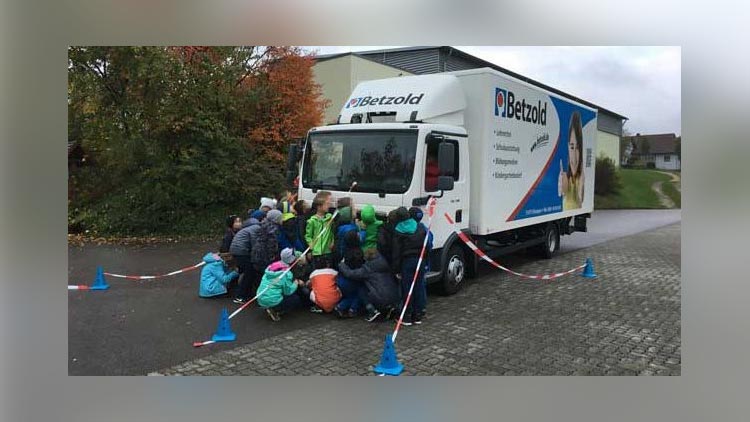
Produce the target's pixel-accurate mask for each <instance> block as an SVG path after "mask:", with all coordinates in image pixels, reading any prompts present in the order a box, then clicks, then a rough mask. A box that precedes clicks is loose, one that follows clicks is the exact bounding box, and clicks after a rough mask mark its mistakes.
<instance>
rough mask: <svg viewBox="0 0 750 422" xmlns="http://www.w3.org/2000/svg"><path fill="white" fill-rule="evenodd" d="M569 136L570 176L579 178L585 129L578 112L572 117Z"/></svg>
mask: <svg viewBox="0 0 750 422" xmlns="http://www.w3.org/2000/svg"><path fill="white" fill-rule="evenodd" d="M568 134H569V136H568V175H569V176H570V177H576V178H577V177H579V176H580V174H581V161H582V160H583V139H582V138H583V128H582V127H581V115H580V114H579V113H578V112H574V113H573V115H572V116H571V117H570V129H569V130H568Z"/></svg>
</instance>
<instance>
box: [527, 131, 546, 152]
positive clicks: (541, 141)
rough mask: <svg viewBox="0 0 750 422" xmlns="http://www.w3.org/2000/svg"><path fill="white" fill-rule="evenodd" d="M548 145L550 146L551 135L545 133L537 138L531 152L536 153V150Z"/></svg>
mask: <svg viewBox="0 0 750 422" xmlns="http://www.w3.org/2000/svg"><path fill="white" fill-rule="evenodd" d="M548 144H549V133H545V134H544V135H540V136H537V138H536V141H535V142H534V143H533V144H532V145H531V152H534V150H535V149H537V148H539V147H543V146H546V145H548Z"/></svg>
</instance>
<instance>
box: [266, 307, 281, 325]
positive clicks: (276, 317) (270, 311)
mask: <svg viewBox="0 0 750 422" xmlns="http://www.w3.org/2000/svg"><path fill="white" fill-rule="evenodd" d="M266 313H267V314H268V317H269V318H271V321H273V322H279V321H281V315H279V313H278V312H277V311H275V310H273V309H272V308H267V309H266Z"/></svg>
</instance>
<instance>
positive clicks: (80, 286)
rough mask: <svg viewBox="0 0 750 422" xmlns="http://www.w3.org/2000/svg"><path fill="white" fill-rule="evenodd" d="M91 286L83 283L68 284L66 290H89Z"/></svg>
mask: <svg viewBox="0 0 750 422" xmlns="http://www.w3.org/2000/svg"><path fill="white" fill-rule="evenodd" d="M90 289H91V287H89V286H87V285H85V284H68V290H90Z"/></svg>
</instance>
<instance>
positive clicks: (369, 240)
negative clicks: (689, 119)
mask: <svg viewBox="0 0 750 422" xmlns="http://www.w3.org/2000/svg"><path fill="white" fill-rule="evenodd" d="M361 217H362V224H363V225H364V229H365V241H364V244H363V245H362V251H367V250H368V249H376V248H377V247H378V229H379V228H380V226H382V225H383V222H382V221H380V220H378V219H377V217H376V216H375V207H373V206H372V205H370V204H367V205H365V206H364V207H362V213H361Z"/></svg>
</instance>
